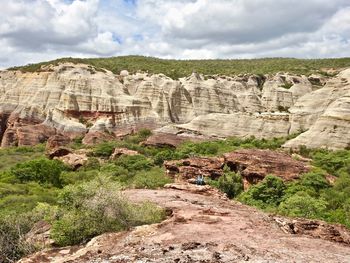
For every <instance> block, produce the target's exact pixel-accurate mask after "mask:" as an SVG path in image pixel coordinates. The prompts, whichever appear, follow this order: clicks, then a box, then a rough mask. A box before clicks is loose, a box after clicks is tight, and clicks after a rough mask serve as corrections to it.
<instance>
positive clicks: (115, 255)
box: [21, 186, 350, 263]
mask: <svg viewBox="0 0 350 263" xmlns="http://www.w3.org/2000/svg"><path fill="white" fill-rule="evenodd" d="M193 187H201V186H191V187H176V186H174V187H173V188H178V189H182V190H178V189H171V188H168V189H162V190H143V189H142V190H137V189H135V190H127V191H126V192H125V195H126V196H128V197H129V198H130V199H131V200H132V201H136V202H139V201H145V200H149V201H152V202H155V203H157V204H158V205H160V206H162V207H165V208H167V209H168V210H170V211H172V216H171V217H169V218H168V219H167V220H165V221H164V222H162V223H160V224H154V225H148V226H141V227H137V228H135V229H133V230H130V231H125V232H121V233H108V234H104V235H101V236H98V237H96V238H94V239H93V240H91V241H90V242H89V243H88V244H86V245H85V246H80V247H68V248H61V249H52V250H47V251H44V252H39V253H37V254H35V255H32V256H30V257H28V258H26V259H23V260H22V261H21V262H26V263H29V262H101V263H102V262H159V263H160V262H162V263H163V262H327V263H328V262H344V263H345V262H350V245H349V244H346V243H344V242H334V241H328V240H325V239H324V238H323V237H322V236H321V238H315V237H312V236H310V235H307V234H291V233H288V232H286V231H285V229H282V228H281V225H280V222H281V220H277V221H278V222H276V220H275V219H273V217H271V216H268V215H267V214H265V213H263V212H260V211H258V210H256V209H254V208H251V207H248V206H245V205H242V204H240V203H238V202H234V201H230V200H227V199H225V198H220V196H217V195H213V196H210V195H209V196H208V195H202V194H198V192H200V191H197V190H198V189H197V190H196V189H192V188H193ZM192 190H193V191H192ZM194 192H197V193H194ZM335 228H337V229H338V230H339V231H338V234H339V233H340V235H342V236H343V237H344V240H346V237H348V236H349V232H348V230H346V229H345V228H343V227H340V226H335Z"/></svg>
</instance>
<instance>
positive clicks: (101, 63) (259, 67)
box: [10, 56, 350, 79]
mask: <svg viewBox="0 0 350 263" xmlns="http://www.w3.org/2000/svg"><path fill="white" fill-rule="evenodd" d="M60 62H73V63H85V64H89V65H92V66H94V67H96V68H97V69H98V68H105V69H107V70H110V71H112V72H114V73H119V72H120V71H121V70H124V69H126V70H128V71H129V72H130V73H135V72H137V71H146V72H149V73H163V74H165V75H167V76H169V77H171V78H174V79H177V78H180V77H185V76H189V75H190V74H191V73H192V72H198V73H202V74H205V75H215V74H219V75H227V76H230V75H237V74H245V73H251V74H274V73H277V72H281V71H283V72H290V73H293V74H304V75H310V74H312V73H320V74H323V75H327V76H329V75H330V71H329V69H342V68H346V67H350V58H337V59H333V58H330V59H295V58H261V59H230V60H222V59H215V60H172V59H159V58H153V57H143V56H121V57H110V58H86V59H81V58H61V59H57V60H52V61H48V62H42V63H37V64H29V65H26V66H22V67H13V68H10V70H21V71H23V72H35V71H40V68H41V66H42V65H48V64H58V63H60Z"/></svg>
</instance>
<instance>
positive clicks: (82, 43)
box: [0, 0, 350, 68]
mask: <svg viewBox="0 0 350 263" xmlns="http://www.w3.org/2000/svg"><path fill="white" fill-rule="evenodd" d="M0 6H1V15H0V68H4V67H9V66H14V65H22V64H26V63H33V62H38V61H43V60H50V59H54V58H58V57H66V56H72V57H102V56H103V57H105V56H119V55H132V54H137V55H145V56H156V57H161V58H179V59H192V58H196V59H202V58H255V57H299V58H318V57H344V56H350V0H303V1H300V0H0Z"/></svg>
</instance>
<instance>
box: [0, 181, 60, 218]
mask: <svg viewBox="0 0 350 263" xmlns="http://www.w3.org/2000/svg"><path fill="white" fill-rule="evenodd" d="M56 198H57V189H56V188H48V187H43V186H41V185H39V184H38V183H34V182H30V183H25V184H7V183H0V214H5V213H10V212H14V213H18V214H20V213H23V212H28V211H30V210H32V209H33V208H34V207H35V206H36V204H37V203H38V202H47V203H51V204H53V203H55V202H56Z"/></svg>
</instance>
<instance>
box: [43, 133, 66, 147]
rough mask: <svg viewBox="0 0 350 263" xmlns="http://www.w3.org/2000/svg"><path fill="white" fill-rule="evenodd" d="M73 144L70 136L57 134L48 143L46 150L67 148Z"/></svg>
mask: <svg viewBox="0 0 350 263" xmlns="http://www.w3.org/2000/svg"><path fill="white" fill-rule="evenodd" d="M70 143H71V139H70V138H69V137H68V136H65V135H62V134H56V135H54V136H51V137H50V138H49V139H48V140H47V143H46V150H51V149H55V148H57V147H61V146H66V145H68V144H70Z"/></svg>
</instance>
